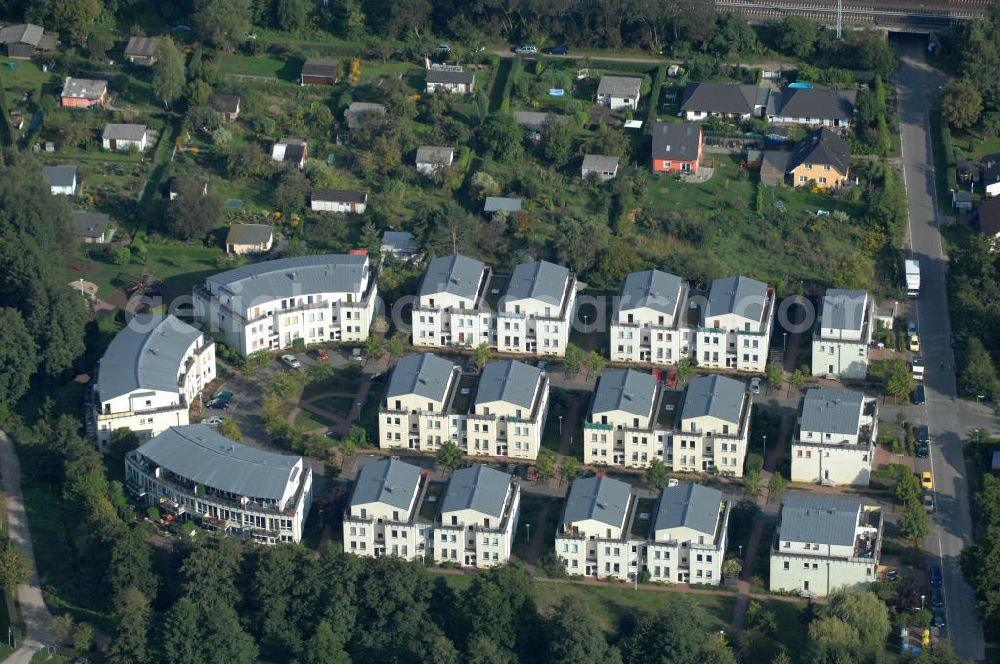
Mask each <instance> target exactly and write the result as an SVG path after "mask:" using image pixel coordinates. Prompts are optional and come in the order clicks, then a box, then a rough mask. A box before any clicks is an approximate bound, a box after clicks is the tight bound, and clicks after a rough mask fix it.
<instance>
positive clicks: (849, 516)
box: [780, 493, 861, 546]
mask: <svg viewBox="0 0 1000 664" xmlns="http://www.w3.org/2000/svg"><path fill="white" fill-rule="evenodd" d="M860 509H861V502H860V501H858V500H855V499H853V498H844V497H840V496H831V495H828V494H823V495H820V494H815V495H809V494H799V493H792V494H788V495H787V496H786V497H785V504H784V505H782V507H781V526H780V538H781V539H782V540H787V541H791V542H805V543H808V544H834V545H841V546H851V545H853V544H854V540H855V536H856V531H857V526H858V512H859V510H860Z"/></svg>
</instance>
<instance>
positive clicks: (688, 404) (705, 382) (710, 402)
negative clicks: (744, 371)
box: [681, 374, 746, 424]
mask: <svg viewBox="0 0 1000 664" xmlns="http://www.w3.org/2000/svg"><path fill="white" fill-rule="evenodd" d="M745 397H746V383H744V382H743V381H740V380H736V379H735V378H729V377H728V376H720V375H718V374H712V375H711V376H699V377H697V378H694V379H692V380H691V382H690V383H688V388H687V393H686V394H685V395H684V406H683V407H682V408H681V419H682V420H686V419H689V418H692V417H704V416H706V415H707V416H711V417H717V418H719V419H720V420H722V421H723V422H730V423H733V424H739V421H740V408H741V407H742V405H743V399H744V398H745Z"/></svg>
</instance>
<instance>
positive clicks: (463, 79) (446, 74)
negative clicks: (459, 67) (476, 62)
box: [426, 69, 476, 85]
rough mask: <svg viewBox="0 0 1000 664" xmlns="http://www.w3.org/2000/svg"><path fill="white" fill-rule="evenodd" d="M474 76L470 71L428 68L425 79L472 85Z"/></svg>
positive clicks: (450, 83)
mask: <svg viewBox="0 0 1000 664" xmlns="http://www.w3.org/2000/svg"><path fill="white" fill-rule="evenodd" d="M475 78H476V76H475V74H474V73H473V72H471V71H449V70H447V69H429V70H428V71H427V78H426V81H427V82H428V83H444V84H448V85H459V84H465V85H472V82H473V80H475Z"/></svg>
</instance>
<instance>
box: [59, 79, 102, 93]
mask: <svg viewBox="0 0 1000 664" xmlns="http://www.w3.org/2000/svg"><path fill="white" fill-rule="evenodd" d="M107 91H108V82H107V81H101V80H92V79H89V78H72V77H70V76H67V77H66V81H65V82H64V83H63V91H62V96H63V97H69V98H71V99H100V98H101V96H103V95H104V93H106V92H107Z"/></svg>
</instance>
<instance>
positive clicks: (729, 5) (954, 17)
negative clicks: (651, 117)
mask: <svg viewBox="0 0 1000 664" xmlns="http://www.w3.org/2000/svg"><path fill="white" fill-rule="evenodd" d="M990 2H991V0H936V1H935V0H924V1H921V0H840V1H839V2H838V0H771V1H770V2H767V1H762V0H715V7H716V9H718V10H719V11H732V12H739V13H741V14H743V15H745V16H746V17H747V19H748V20H749V21H750V22H752V23H769V22H776V21H780V20H781V19H783V18H785V17H786V16H804V17H806V18H809V19H812V20H814V21H816V22H817V23H822V24H824V25H827V26H829V27H831V28H835V27H836V26H837V23H838V16H839V20H840V21H841V22H842V25H843V26H844V28H846V29H850V28H851V27H868V28H878V29H882V30H888V31H900V32H904V31H905V32H933V31H935V30H941V29H943V28H946V27H948V26H949V25H951V24H952V23H955V22H961V21H970V20H972V19H976V18H980V17H982V16H984V15H985V14H986V11H987V9H988V8H989V6H990Z"/></svg>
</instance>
